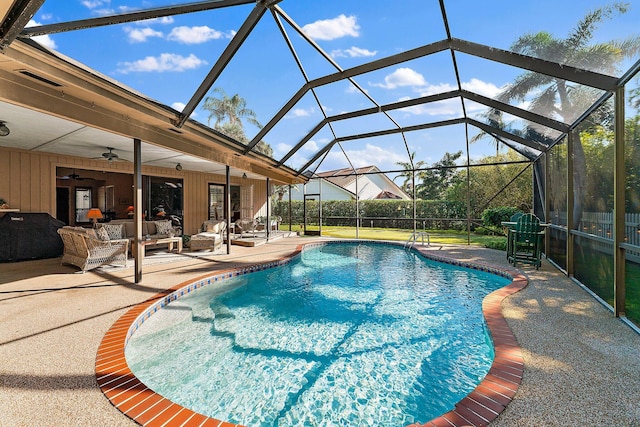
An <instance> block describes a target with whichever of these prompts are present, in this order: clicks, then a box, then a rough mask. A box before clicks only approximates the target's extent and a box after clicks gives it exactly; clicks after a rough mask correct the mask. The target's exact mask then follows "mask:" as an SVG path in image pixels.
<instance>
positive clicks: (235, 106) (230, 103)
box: [202, 88, 273, 157]
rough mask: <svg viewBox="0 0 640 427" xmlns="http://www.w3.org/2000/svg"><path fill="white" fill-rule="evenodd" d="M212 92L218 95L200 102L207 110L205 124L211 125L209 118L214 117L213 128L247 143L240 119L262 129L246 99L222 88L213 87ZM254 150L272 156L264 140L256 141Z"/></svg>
mask: <svg viewBox="0 0 640 427" xmlns="http://www.w3.org/2000/svg"><path fill="white" fill-rule="evenodd" d="M213 93H217V94H219V95H220V97H219V98H216V97H214V96H207V97H206V98H205V99H204V103H203V104H202V109H204V110H207V111H208V112H209V117H208V118H207V124H208V125H209V126H211V120H212V119H215V123H214V124H213V128H214V129H215V130H217V131H219V132H221V133H223V134H225V135H227V136H229V137H231V138H233V139H235V140H236V141H238V142H241V143H243V144H247V143H248V142H249V138H247V135H246V133H245V131H244V126H243V125H242V120H243V119H245V120H246V121H247V122H249V123H251V124H252V125H254V126H256V127H257V128H258V129H262V125H261V124H260V122H258V119H257V118H256V113H255V112H254V111H253V110H251V109H250V108H247V101H246V100H245V99H244V98H242V97H241V96H240V95H239V94H237V93H236V94H235V95H233V96H232V97H229V96H227V94H226V92H225V91H224V89H221V88H214V89H213ZM255 150H256V151H257V152H259V153H262V154H265V155H267V156H269V157H273V148H271V146H270V145H269V144H267V143H266V142H264V141H260V142H258V144H256V146H255Z"/></svg>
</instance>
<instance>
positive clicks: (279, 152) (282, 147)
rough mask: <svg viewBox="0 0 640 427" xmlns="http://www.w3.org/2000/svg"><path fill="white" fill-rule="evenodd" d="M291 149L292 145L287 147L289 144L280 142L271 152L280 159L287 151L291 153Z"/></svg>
mask: <svg viewBox="0 0 640 427" xmlns="http://www.w3.org/2000/svg"><path fill="white" fill-rule="evenodd" d="M292 148H293V145H289V144H285V143H284V142H281V143H280V144H277V145H276V147H275V149H274V150H273V151H274V152H275V154H276V156H277V157H281V156H284V155H285V154H287V153H288V152H289V151H291V149H292Z"/></svg>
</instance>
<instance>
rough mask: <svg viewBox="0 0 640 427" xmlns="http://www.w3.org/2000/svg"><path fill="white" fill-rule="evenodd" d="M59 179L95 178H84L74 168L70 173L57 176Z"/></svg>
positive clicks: (78, 179)
mask: <svg viewBox="0 0 640 427" xmlns="http://www.w3.org/2000/svg"><path fill="white" fill-rule="evenodd" d="M59 178H60V179H65V180H66V179H72V180H75V181H82V180H83V179H95V178H86V177H81V176H80V175H78V174H77V173H76V170H75V169H74V170H73V173H70V174H69V175H65V176H61V177H59Z"/></svg>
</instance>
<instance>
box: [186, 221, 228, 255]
mask: <svg viewBox="0 0 640 427" xmlns="http://www.w3.org/2000/svg"><path fill="white" fill-rule="evenodd" d="M226 228H227V223H226V222H225V221H224V220H209V221H205V222H204V223H203V224H202V226H201V227H200V232H199V233H198V234H194V235H193V236H191V240H190V247H191V250H192V251H198V250H202V249H211V250H213V251H215V250H217V249H219V248H220V247H222V241H223V240H224V239H223V237H224V231H225V230H226Z"/></svg>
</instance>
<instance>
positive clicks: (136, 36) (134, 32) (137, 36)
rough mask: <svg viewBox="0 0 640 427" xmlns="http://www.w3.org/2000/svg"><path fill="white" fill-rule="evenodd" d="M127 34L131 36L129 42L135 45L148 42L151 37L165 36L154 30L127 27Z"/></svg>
mask: <svg viewBox="0 0 640 427" xmlns="http://www.w3.org/2000/svg"><path fill="white" fill-rule="evenodd" d="M124 31H125V33H127V34H128V35H129V41H131V42H134V43H142V42H146V41H147V39H148V38H150V37H162V36H163V35H164V34H162V32H160V31H156V30H154V29H152V28H149V27H147V28H131V27H125V29H124Z"/></svg>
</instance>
